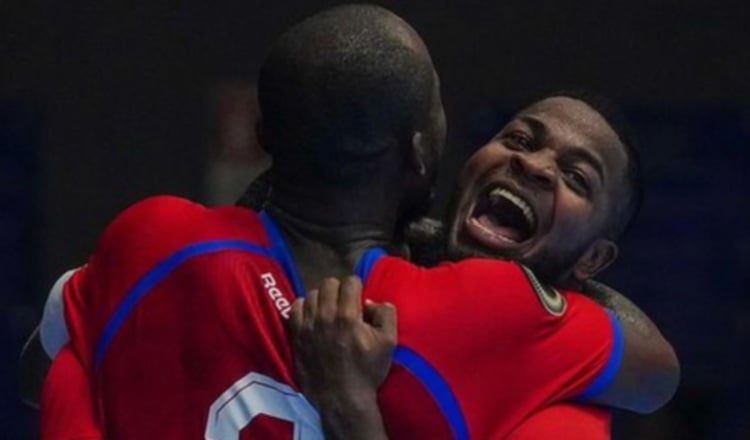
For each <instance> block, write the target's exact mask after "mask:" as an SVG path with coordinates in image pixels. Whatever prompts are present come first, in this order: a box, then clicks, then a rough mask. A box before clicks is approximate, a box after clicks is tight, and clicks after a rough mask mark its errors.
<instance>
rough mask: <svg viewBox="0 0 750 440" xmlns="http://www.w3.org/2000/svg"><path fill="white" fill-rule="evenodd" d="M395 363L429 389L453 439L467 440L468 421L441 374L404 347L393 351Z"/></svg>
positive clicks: (401, 346)
mask: <svg viewBox="0 0 750 440" xmlns="http://www.w3.org/2000/svg"><path fill="white" fill-rule="evenodd" d="M393 361H394V362H396V363H398V364H400V365H402V366H403V367H404V368H406V369H407V370H409V371H410V372H411V373H412V374H414V375H415V376H416V377H417V378H418V379H419V381H420V382H422V385H424V386H425V388H427V390H428V391H429V392H430V394H431V395H432V397H433V399H435V402H436V403H437V404H438V407H439V408H440V411H442V413H443V416H445V418H446V420H447V421H448V425H449V426H450V428H451V430H452V431H453V437H454V438H456V439H457V440H467V439H468V438H469V429H468V427H467V426H466V419H465V418H464V416H463V413H462V412H461V407H460V405H459V403H458V400H457V399H456V396H454V395H453V392H452V391H451V389H450V386H449V385H448V383H447V382H446V381H445V379H443V377H442V376H440V373H439V372H438V371H437V370H435V368H434V367H433V366H432V365H430V363H429V362H427V360H426V359H424V358H423V357H422V356H420V355H419V354H418V353H417V352H416V351H414V350H411V349H410V348H408V347H405V346H403V345H399V346H397V347H396V349H395V350H394V351H393Z"/></svg>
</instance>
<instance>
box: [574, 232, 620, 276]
mask: <svg viewBox="0 0 750 440" xmlns="http://www.w3.org/2000/svg"><path fill="white" fill-rule="evenodd" d="M617 253H618V248H617V245H616V244H615V243H614V242H613V241H610V240H606V239H603V238H600V239H598V240H596V241H594V242H593V243H591V245H589V247H588V249H586V251H585V252H584V253H583V255H582V256H581V258H579V259H578V261H577V262H576V264H575V266H574V267H573V276H574V277H575V278H576V280H577V281H579V282H582V281H585V280H588V279H591V278H594V277H595V276H596V274H598V273H599V272H601V271H603V270H604V269H606V268H607V267H608V266H609V265H610V264H612V263H613V262H614V261H615V259H616V258H617Z"/></svg>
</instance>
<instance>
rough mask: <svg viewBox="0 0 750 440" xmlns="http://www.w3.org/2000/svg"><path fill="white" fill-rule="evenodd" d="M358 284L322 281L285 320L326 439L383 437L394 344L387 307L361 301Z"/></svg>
mask: <svg viewBox="0 0 750 440" xmlns="http://www.w3.org/2000/svg"><path fill="white" fill-rule="evenodd" d="M361 291H362V283H361V281H360V280H359V279H358V278H356V277H348V278H346V279H344V281H343V282H339V281H338V280H336V279H332V278H329V279H326V280H324V281H323V283H322V284H321V286H320V289H319V290H313V291H311V292H309V293H308V295H307V297H306V298H304V299H298V300H297V301H296V302H295V303H294V306H293V308H292V313H291V317H290V318H289V338H290V339H291V342H292V348H293V350H294V363H295V374H296V377H297V381H298V382H299V384H300V386H301V388H302V391H303V393H304V395H305V396H306V397H307V398H308V399H310V401H311V402H312V403H313V405H315V407H316V408H317V409H318V411H319V412H320V415H321V419H322V423H323V431H324V433H325V435H326V438H329V439H350V438H356V439H362V440H382V439H387V436H386V433H385V427H384V425H383V421H382V418H381V415H380V409H379V408H378V405H377V389H378V387H379V386H380V384H382V382H383V381H384V380H385V377H386V375H387V374H388V370H389V369H390V365H391V352H392V350H393V348H394V347H395V345H396V313H395V309H394V308H393V306H392V305H390V304H374V303H367V304H365V305H364V307H363V306H362V302H361Z"/></svg>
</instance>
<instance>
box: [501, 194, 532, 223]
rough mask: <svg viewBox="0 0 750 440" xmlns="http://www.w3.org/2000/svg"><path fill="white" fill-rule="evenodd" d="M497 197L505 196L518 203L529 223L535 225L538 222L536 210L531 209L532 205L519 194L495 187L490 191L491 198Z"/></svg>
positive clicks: (515, 203)
mask: <svg viewBox="0 0 750 440" xmlns="http://www.w3.org/2000/svg"><path fill="white" fill-rule="evenodd" d="M497 197H503V198H505V199H507V200H509V201H510V202H511V203H513V204H514V205H516V206H517V207H518V209H520V210H521V212H523V215H524V217H526V221H528V222H529V225H531V226H533V225H534V224H535V223H536V222H535V219H534V211H532V210H531V207H530V206H529V204H528V203H526V201H525V200H523V199H522V198H520V197H518V196H517V195H515V194H513V193H512V192H510V191H508V190H507V189H505V188H495V189H493V190H492V191H490V198H491V199H495V198H497Z"/></svg>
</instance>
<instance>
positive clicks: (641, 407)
mask: <svg viewBox="0 0 750 440" xmlns="http://www.w3.org/2000/svg"><path fill="white" fill-rule="evenodd" d="M621 329H622V340H623V355H622V361H621V365H620V367H619V368H618V370H617V373H616V374H615V375H614V377H613V378H612V380H611V381H610V382H609V383H608V384H607V385H606V386H605V387H603V388H602V389H601V390H600V391H599V392H598V393H595V394H592V395H591V396H589V397H588V398H587V400H588V401H590V402H594V403H599V404H602V405H608V406H613V407H618V408H623V409H627V410H630V411H635V412H638V413H650V412H653V411H656V410H657V409H659V408H660V407H662V406H663V405H665V404H666V403H667V402H669V400H670V399H671V398H672V396H673V395H674V393H675V392H676V390H677V385H678V383H679V377H680V373H679V371H680V370H679V363H678V361H677V356H676V355H675V353H674V350H672V348H671V346H670V345H669V344H668V343H667V342H666V341H665V340H663V338H661V335H659V336H656V335H654V336H653V338H649V339H644V337H643V334H641V333H640V332H638V331H637V330H636V329H634V328H633V326H632V325H628V324H627V323H624V324H623V325H621ZM659 339H661V341H662V342H660V341H659Z"/></svg>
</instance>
